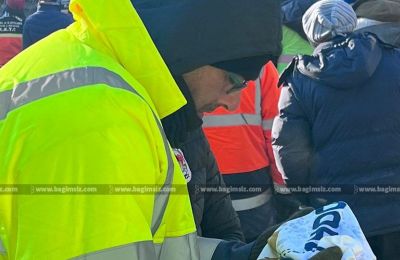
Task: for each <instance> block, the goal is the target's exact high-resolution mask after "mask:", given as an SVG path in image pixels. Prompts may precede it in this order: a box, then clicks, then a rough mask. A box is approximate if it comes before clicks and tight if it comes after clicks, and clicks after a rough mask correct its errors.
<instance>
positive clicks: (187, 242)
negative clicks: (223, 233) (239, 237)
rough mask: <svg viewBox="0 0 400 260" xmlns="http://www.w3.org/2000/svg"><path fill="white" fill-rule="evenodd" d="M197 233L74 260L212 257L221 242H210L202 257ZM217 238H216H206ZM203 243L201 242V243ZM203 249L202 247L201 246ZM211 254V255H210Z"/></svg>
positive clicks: (97, 253)
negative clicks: (160, 242)
mask: <svg viewBox="0 0 400 260" xmlns="http://www.w3.org/2000/svg"><path fill="white" fill-rule="evenodd" d="M197 239H198V237H197V234H196V233H191V234H188V235H184V236H180V237H167V238H165V239H164V242H163V243H162V244H154V243H153V241H141V242H136V243H132V244H128V245H123V246H117V247H113V248H108V249H104V250H100V251H96V252H93V253H88V254H85V255H82V256H78V257H74V258H72V259H73V260H109V259H113V260H126V259H129V260H142V259H146V260H156V259H160V260H164V259H168V260H169V259H188V260H200V259H208V260H209V259H211V256H212V254H214V251H215V248H216V247H217V245H218V244H219V242H220V240H217V241H218V243H216V242H214V244H215V245H214V246H213V245H210V243H208V248H207V250H208V252H207V253H206V254H207V256H209V257H208V258H202V257H200V256H202V255H203V254H202V253H201V252H199V246H198V245H197V242H198V241H197ZM206 240H216V239H206ZM200 244H201V243H200ZM200 249H201V247H200ZM210 254H211V255H210Z"/></svg>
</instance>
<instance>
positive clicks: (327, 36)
mask: <svg viewBox="0 0 400 260" xmlns="http://www.w3.org/2000/svg"><path fill="white" fill-rule="evenodd" d="M302 22H303V29H304V32H305V33H306V35H307V38H308V40H309V41H310V43H311V44H312V45H313V46H317V45H318V44H320V43H322V42H327V41H330V40H332V39H333V38H334V37H336V36H339V35H341V36H345V35H347V34H349V33H351V32H352V31H353V30H354V29H355V27H356V25H357V16H356V14H355V12H354V11H353V8H352V7H351V5H349V4H347V3H346V2H344V1H343V0H322V1H318V2H316V3H315V4H313V5H312V6H311V7H310V8H309V9H308V10H307V11H306V12H305V14H304V15H303V19H302Z"/></svg>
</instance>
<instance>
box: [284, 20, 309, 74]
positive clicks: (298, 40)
mask: <svg viewBox="0 0 400 260" xmlns="http://www.w3.org/2000/svg"><path fill="white" fill-rule="evenodd" d="M312 52H313V48H312V47H311V45H310V43H309V42H307V41H306V40H304V39H303V38H302V37H301V36H300V35H298V34H297V33H296V32H295V31H293V30H292V29H290V28H288V27H286V26H283V30H282V54H281V56H279V59H278V67H277V68H278V72H279V74H281V73H282V72H283V70H284V69H285V68H286V67H287V65H288V64H289V63H290V62H291V61H292V60H293V57H294V56H295V55H298V54H311V53H312Z"/></svg>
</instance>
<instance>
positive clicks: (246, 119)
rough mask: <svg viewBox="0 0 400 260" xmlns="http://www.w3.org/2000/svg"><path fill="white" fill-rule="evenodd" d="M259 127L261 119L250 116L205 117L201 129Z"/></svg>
mask: <svg viewBox="0 0 400 260" xmlns="http://www.w3.org/2000/svg"><path fill="white" fill-rule="evenodd" d="M242 125H253V126H259V125H261V118H260V116H258V115H252V114H233V115H207V116H204V117H203V127H219V126H242Z"/></svg>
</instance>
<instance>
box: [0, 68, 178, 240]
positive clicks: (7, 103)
mask: <svg viewBox="0 0 400 260" xmlns="http://www.w3.org/2000/svg"><path fill="white" fill-rule="evenodd" d="M97 84H104V85H107V86H109V87H112V88H118V89H124V90H126V91H129V92H131V93H133V94H135V95H137V96H138V97H140V98H141V99H142V100H143V101H144V102H145V103H147V102H146V100H145V99H144V98H143V97H142V96H141V95H140V94H139V93H138V92H137V91H136V90H135V89H134V88H133V87H132V86H131V85H130V84H129V83H127V82H126V81H125V80H124V79H123V78H122V77H121V76H120V75H118V74H116V73H115V72H112V71H110V70H107V69H105V68H101V67H82V68H75V69H70V70H65V71H60V72H57V73H54V74H50V75H47V76H44V77H41V78H37V79H34V80H31V81H28V82H24V83H20V84H18V85H16V86H15V87H14V89H13V90H7V91H4V92H1V93H0V120H3V119H5V118H6V116H7V114H8V113H9V112H11V111H13V110H15V109H17V108H19V107H21V106H23V105H26V104H29V103H31V102H34V101H36V100H39V99H42V98H45V97H48V96H51V95H55V94H59V93H62V92H66V91H68V90H72V89H76V88H80V87H90V86H93V85H97ZM149 109H151V107H150V105H149ZM152 112H153V111H152ZM153 116H154V120H155V121H156V122H157V126H158V128H159V131H160V133H161V135H162V138H163V142H164V148H165V152H166V155H167V161H168V169H167V176H166V179H165V182H164V184H163V188H170V187H171V186H172V180H173V173H174V164H173V161H172V155H171V150H170V147H169V144H168V140H167V138H166V136H165V133H164V130H163V128H162V126H161V123H160V121H159V120H158V118H157V116H156V115H155V113H154V112H153ZM168 190H170V189H168ZM168 199H169V193H167V192H159V193H157V194H155V203H154V209H153V219H152V225H151V231H152V233H153V235H154V234H155V232H156V231H157V229H158V227H159V226H160V224H161V221H162V218H163V215H164V212H165V208H166V206H167V203H168Z"/></svg>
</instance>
